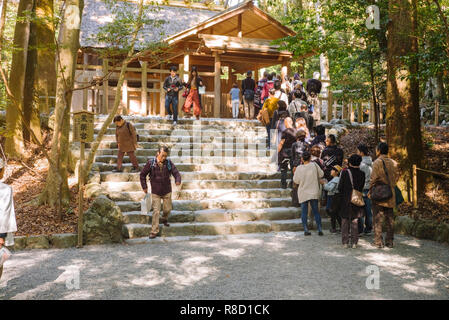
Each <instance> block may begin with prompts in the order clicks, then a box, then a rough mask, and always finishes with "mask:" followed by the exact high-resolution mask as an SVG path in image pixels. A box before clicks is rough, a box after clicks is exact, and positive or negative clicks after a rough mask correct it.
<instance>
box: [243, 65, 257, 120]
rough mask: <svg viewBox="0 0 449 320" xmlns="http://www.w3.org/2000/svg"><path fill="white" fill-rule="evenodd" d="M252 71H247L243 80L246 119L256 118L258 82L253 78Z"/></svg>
mask: <svg viewBox="0 0 449 320" xmlns="http://www.w3.org/2000/svg"><path fill="white" fill-rule="evenodd" d="M252 74H253V73H252V71H248V72H247V73H246V79H245V80H243V81H242V93H243V106H244V108H245V119H246V120H251V119H254V95H255V90H256V82H255V81H254V80H253V78H252Z"/></svg>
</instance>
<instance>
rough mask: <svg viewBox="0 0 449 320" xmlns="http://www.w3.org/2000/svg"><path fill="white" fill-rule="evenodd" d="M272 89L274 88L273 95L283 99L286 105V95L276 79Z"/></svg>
mask: <svg viewBox="0 0 449 320" xmlns="http://www.w3.org/2000/svg"><path fill="white" fill-rule="evenodd" d="M274 90H275V93H274V96H275V97H276V98H278V99H279V100H281V101H284V102H285V105H286V106H288V96H287V94H286V93H285V91H283V90H282V89H281V81H279V80H276V81H275V82H274Z"/></svg>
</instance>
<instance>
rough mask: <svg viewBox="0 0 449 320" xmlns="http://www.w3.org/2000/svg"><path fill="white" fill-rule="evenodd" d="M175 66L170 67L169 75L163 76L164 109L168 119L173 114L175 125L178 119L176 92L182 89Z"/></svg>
mask: <svg viewBox="0 0 449 320" xmlns="http://www.w3.org/2000/svg"><path fill="white" fill-rule="evenodd" d="M176 71H177V69H176V67H175V66H172V67H170V75H169V76H168V77H167V78H165V81H164V90H165V92H166V95H165V111H166V112H167V117H168V119H171V117H172V116H173V125H176V122H177V121H178V92H179V90H181V89H182V82H181V80H180V79H179V77H178V76H177V75H176ZM170 104H171V105H172V108H173V112H171V110H170Z"/></svg>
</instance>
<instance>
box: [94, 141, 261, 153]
mask: <svg viewBox="0 0 449 320" xmlns="http://www.w3.org/2000/svg"><path fill="white" fill-rule="evenodd" d="M138 145H139V148H138V150H142V149H145V150H146V149H157V148H158V147H159V146H160V145H164V146H167V147H168V148H169V149H170V151H172V149H173V152H174V151H175V150H174V149H175V148H176V149H177V150H181V151H182V150H204V149H209V150H214V149H216V148H220V147H221V149H223V150H225V149H231V148H232V149H235V150H242V149H243V150H248V149H249V150H251V151H252V152H254V150H257V152H261V154H263V151H269V150H266V148H265V145H264V144H263V143H248V142H244V141H242V142H239V141H237V142H235V141H234V142H233V143H229V145H228V144H227V143H225V141H223V142H214V143H212V142H204V143H203V142H194V143H191V142H182V141H181V142H176V141H175V142H164V143H159V142H142V141H139V143H138ZM90 148H91V143H86V150H89V151H90ZM101 149H115V150H117V142H115V138H114V139H113V140H111V141H102V142H101V143H100V145H99V150H101ZM259 150H260V151H259Z"/></svg>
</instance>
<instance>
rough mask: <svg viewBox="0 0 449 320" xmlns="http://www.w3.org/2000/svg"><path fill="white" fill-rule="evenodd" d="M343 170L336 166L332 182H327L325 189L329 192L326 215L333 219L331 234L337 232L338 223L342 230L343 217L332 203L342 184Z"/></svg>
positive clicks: (332, 172)
mask: <svg viewBox="0 0 449 320" xmlns="http://www.w3.org/2000/svg"><path fill="white" fill-rule="evenodd" d="M341 170H342V168H341V167H340V166H338V165H336V166H334V167H333V168H332V171H331V175H332V180H331V181H329V182H327V183H326V184H325V185H324V186H323V189H324V190H325V191H326V192H327V197H326V200H327V201H326V213H327V215H328V216H330V217H331V229H330V233H336V232H337V221H338V225H339V226H340V228H341V217H340V214H339V212H338V211H334V210H333V206H332V202H333V200H334V197H335V194H336V193H337V192H338V184H339V182H340V177H339V175H340V172H341Z"/></svg>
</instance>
